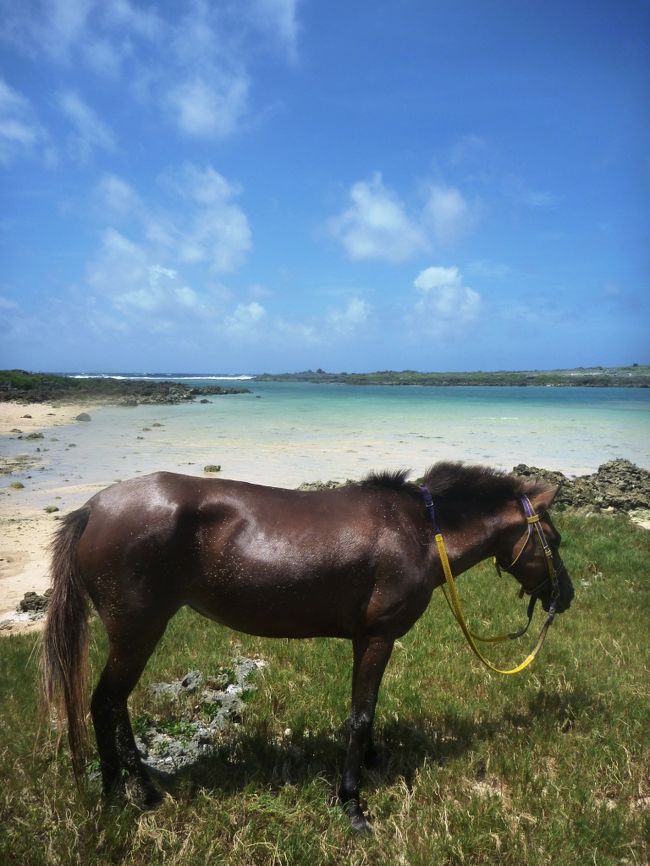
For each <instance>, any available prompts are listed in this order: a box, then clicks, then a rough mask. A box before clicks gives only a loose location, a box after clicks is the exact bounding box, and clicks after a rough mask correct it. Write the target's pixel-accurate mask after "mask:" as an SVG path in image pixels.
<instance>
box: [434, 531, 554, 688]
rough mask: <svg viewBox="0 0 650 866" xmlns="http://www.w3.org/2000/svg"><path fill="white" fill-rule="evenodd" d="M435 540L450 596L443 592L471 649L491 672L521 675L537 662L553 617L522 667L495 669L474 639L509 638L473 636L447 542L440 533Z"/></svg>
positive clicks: (548, 621)
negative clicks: (536, 659)
mask: <svg viewBox="0 0 650 866" xmlns="http://www.w3.org/2000/svg"><path fill="white" fill-rule="evenodd" d="M435 539H436V545H437V547H438V554H439V555H440V562H441V564H442V570H443V572H444V575H445V580H446V582H447V587H448V588H449V595H447V593H446V592H445V587H444V586H443V592H444V593H445V598H446V599H447V603H448V604H449V607H450V608H451V611H452V613H453V614H454V617H455V618H456V620H457V622H458V625H459V626H460V627H461V629H462V631H463V634H464V635H465V637H466V638H467V643H468V644H469V645H470V647H471V648H472V650H473V651H474V654H475V655H476V656H477V658H479V659H480V660H481V661H482V662H483V664H484V665H485V666H486V667H488V668H489V669H490V670H491V671H494V672H495V673H497V674H504V675H505V676H510V675H512V674H518V673H520V672H521V671H523V670H524V669H525V668H527V667H528V665H530V664H531V663H532V662H533V661H534V660H535V658H536V656H537V655H538V653H539V651H540V650H541V648H542V646H543V645H544V641H545V639H546V633H547V632H548V629H549V626H550V625H551V623H552V622H553V617H552V616H551V615H549V616H548V617H547V618H546V622H545V623H544V625H543V626H542V630H541V632H540V633H539V637H538V638H537V643H536V644H535V647H534V649H533V651H532V652H531V653H530V655H528V656H527V657H526V658H525V659H524V660H523V662H522V663H521V664H520V665H517V667H515V668H512V669H511V670H503V669H502V668H497V667H495V666H494V665H493V664H492V662H491V661H489V659H486V658H485V656H484V655H483V653H482V652H481V651H480V649H479V648H478V647H477V646H476V643H475V641H474V638H475V637H476V638H477V640H487V641H500V640H504V639H505V637H508V636H507V635H506V636H503V635H497V636H496V637H494V638H478V636H476V635H473V633H472V632H471V631H470V629H469V628H468V626H467V623H466V621H465V617H464V616H463V609H462V607H461V603H460V597H459V595H458V590H457V589H456V581H455V580H454V576H453V574H452V573H451V566H450V565H449V558H448V556H447V549H446V547H445V542H444V539H443V537H442V535H441V534H440V532H437V533H436V535H435Z"/></svg>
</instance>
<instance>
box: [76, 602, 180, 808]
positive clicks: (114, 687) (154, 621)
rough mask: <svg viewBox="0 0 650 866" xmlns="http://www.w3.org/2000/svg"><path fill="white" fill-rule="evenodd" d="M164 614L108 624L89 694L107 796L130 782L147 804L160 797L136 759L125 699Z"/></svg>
mask: <svg viewBox="0 0 650 866" xmlns="http://www.w3.org/2000/svg"><path fill="white" fill-rule="evenodd" d="M168 620H169V617H168V616H165V617H164V618H162V619H161V618H160V615H158V617H157V618H156V617H155V616H154V614H153V612H152V611H147V615H146V616H141V617H137V618H133V617H131V618H129V619H128V620H123V621H120V622H119V625H118V624H116V623H114V622H111V623H108V624H107V631H108V635H109V650H108V659H107V661H106V666H105V667H104V670H103V671H102V674H101V676H100V678H99V682H98V683H97V687H96V688H95V691H94V692H93V696H92V700H91V713H92V719H93V726H94V728H95V737H96V739H97V750H98V752H99V761H100V766H101V772H102V783H103V788H104V793H105V794H111V793H114V792H118V791H121V790H123V789H124V788H125V785H126V784H127V783H129V782H131V783H132V784H133V785H134V789H135V790H134V794H135V796H136V797H137V799H139V800H141V801H142V802H143V803H144V804H145V805H148V806H151V805H154V804H155V802H157V801H158V800H159V795H158V792H157V791H156V788H155V787H154V785H153V784H152V782H151V780H150V779H149V777H148V775H147V772H146V770H145V768H144V767H143V765H142V761H141V760H140V755H139V753H138V750H137V747H136V745H135V739H134V737H133V729H132V728H131V721H130V719H129V711H128V707H127V700H128V697H129V695H130V694H131V692H132V691H133V689H134V688H135V685H136V683H137V682H138V680H139V679H140V675H141V674H142V671H143V670H144V667H145V665H146V663H147V661H148V659H149V657H150V656H151V653H152V652H153V650H154V648H155V646H156V644H157V643H158V641H159V640H160V638H161V637H162V635H163V633H164V631H165V627H166V625H167V622H168Z"/></svg>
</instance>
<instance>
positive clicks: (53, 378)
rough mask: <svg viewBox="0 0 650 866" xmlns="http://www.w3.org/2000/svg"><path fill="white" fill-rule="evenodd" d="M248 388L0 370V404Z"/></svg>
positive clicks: (161, 399)
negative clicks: (197, 385)
mask: <svg viewBox="0 0 650 866" xmlns="http://www.w3.org/2000/svg"><path fill="white" fill-rule="evenodd" d="M248 393H249V390H248V388H222V387H221V386H220V385H205V386H202V387H196V386H191V385H185V384H182V383H181V382H170V381H158V380H157V379H148V378H137V379H128V378H123V377H120V378H116V379H113V378H111V377H108V376H97V377H85V376H84V377H83V378H75V377H73V376H65V375H58V374H54V373H28V372H26V371H25V370H0V403H1V402H8V401H17V402H22V403H50V402H59V403H70V402H77V401H80V400H84V401H87V400H92V401H94V402H97V403H122V404H124V405H127V406H134V405H137V404H138V403H172V404H173V403H185V402H188V401H192V400H195V399H197V398H198V397H201V398H203V399H204V401H205V402H207V398H208V397H209V396H221V395H225V394H248Z"/></svg>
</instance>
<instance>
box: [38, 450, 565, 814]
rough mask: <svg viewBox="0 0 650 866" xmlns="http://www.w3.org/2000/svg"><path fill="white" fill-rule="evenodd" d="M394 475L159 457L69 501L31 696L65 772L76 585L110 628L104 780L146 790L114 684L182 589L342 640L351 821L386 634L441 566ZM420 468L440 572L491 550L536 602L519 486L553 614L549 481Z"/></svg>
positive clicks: (410, 616)
mask: <svg viewBox="0 0 650 866" xmlns="http://www.w3.org/2000/svg"><path fill="white" fill-rule="evenodd" d="M405 479H406V473H404V472H398V473H392V474H388V473H386V474H383V475H372V476H370V477H369V478H368V479H366V480H365V481H362V482H360V483H358V484H351V485H348V486H346V487H341V488H338V489H335V490H323V491H315V492H301V491H296V490H284V489H279V488H273V487H263V486H259V485H256V484H245V483H242V482H237V481H222V480H207V479H204V478H194V477H190V476H186V475H176V474H172V473H169V472H159V473H156V474H153V475H149V476H146V477H143V478H138V479H134V480H131V481H125V482H121V483H119V484H115V485H113V486H112V487H108V488H107V489H106V490H102V491H101V492H100V493H98V494H97V495H96V496H93V497H92V499H90V500H89V501H88V502H87V503H86V505H84V506H83V507H82V508H80V509H78V510H77V511H74V512H72V513H71V514H69V515H67V517H65V518H64V519H63V521H62V525H61V527H60V529H59V530H58V533H57V536H56V539H55V541H54V545H53V560H52V583H53V593H52V598H51V602H50V610H49V614H48V620H47V626H46V630H45V636H44V645H43V671H44V693H45V697H46V699H47V701H48V702H49V703H54V704H55V705H56V706H57V707H58V709H59V718H64V717H67V722H68V738H69V741H70V747H71V751H72V756H73V762H74V767H75V772H77V773H79V772H80V771H81V768H82V760H83V755H84V746H85V731H86V728H85V718H86V706H87V704H86V698H85V693H86V692H85V683H86V667H87V665H86V658H85V654H86V642H87V641H86V618H87V616H86V615H87V606H86V597H87V596H89V597H90V599H91V601H92V603H93V605H94V606H95V608H96V610H97V612H98V613H99V616H100V617H101V619H102V622H103V623H104V626H105V628H106V631H107V633H108V640H109V650H108V658H107V660H106V666H105V668H104V670H103V672H102V674H101V676H100V679H99V682H98V684H97V687H96V688H95V691H94V693H93V696H92V701H91V713H92V720H93V725H94V728H95V735H96V739H97V748H98V751H99V758H100V764H101V771H102V778H103V787H104V790H105V792H107V793H110V792H113V791H115V790H119V789H121V788H122V787H123V786H124V784H125V783H126V782H127V781H129V782H130V784H131V785H132V786H134V787H135V789H136V791H137V792H138V793H139V795H140V796H141V797H142V798H143V799H144V800H145V802H153V801H154V800H155V799H156V793H157V792H156V789H155V787H154V786H153V784H152V782H151V780H150V779H149V777H148V776H147V773H146V771H145V769H144V767H143V765H142V763H141V760H140V756H139V754H138V751H137V748H136V745H135V742H134V738H133V733H132V730H131V724H130V720H129V714H128V709H127V699H128V697H129V694H130V693H131V691H132V690H133V688H134V686H135V685H136V683H137V682H138V679H139V678H140V675H141V673H142V671H143V669H144V666H145V664H146V663H147V659H148V658H149V657H150V655H151V653H152V652H153V649H154V647H155V646H156V644H157V643H158V641H159V640H160V638H161V637H162V634H163V632H164V631H165V627H166V625H167V623H168V622H169V620H170V618H171V617H172V616H173V615H174V614H175V613H176V611H177V610H178V609H179V608H180V607H182V606H183V605H188V606H189V607H191V608H193V609H194V610H196V611H199V613H202V614H204V615H205V616H208V617H210V618H211V619H214V620H216V621H217V622H219V623H222V624H223V625H226V626H229V627H230V628H233V629H237V630H239V631H243V632H248V633H250V634H255V635H263V636H267V637H284V638H309V637H339V638H348V639H349V640H351V641H352V648H353V656H354V665H353V675H352V710H351V714H350V722H349V724H350V739H349V745H348V750H347V756H346V759H345V765H344V770H343V776H342V780H341V785H340V788H339V796H340V799H341V801H342V803H343V804H344V806H345V808H346V810H347V812H348V814H349V815H350V818H351V820H352V824H353V826H354V827H355V828H356V829H362V830H363V829H367V828H368V824H367V821H366V818H365V816H364V814H363V811H362V809H361V806H360V804H359V784H360V775H361V765H362V763H364V762H365V763H368V762H369V761H371V760H373V757H374V750H373V746H372V723H373V717H374V712H375V704H376V701H377V693H378V690H379V685H380V682H381V678H382V675H383V673H384V669H385V667H386V664H387V662H388V659H389V657H390V654H391V651H392V648H393V643H394V641H395V639H396V638H399V637H400V636H401V635H403V634H404V633H405V632H407V631H408V630H409V629H410V628H411V626H412V625H413V623H414V622H415V621H416V620H417V619H418V617H420V616H421V615H422V613H423V612H424V610H425V608H426V607H427V605H428V603H429V599H430V598H431V593H432V592H433V590H434V589H435V588H436V587H437V586H439V585H440V584H441V583H443V582H444V576H443V573H442V569H441V565H440V559H439V556H438V553H437V551H436V546H435V544H433V543H432V538H433V532H432V526H431V522H430V519H429V515H428V514H427V509H426V507H425V502H424V500H423V496H422V493H421V490H420V489H418V487H417V486H415V485H413V484H409V483H408V482H407V481H406V480H405ZM425 484H426V486H427V487H428V488H429V490H430V491H431V493H432V495H433V500H434V502H435V507H436V515H437V520H438V523H439V525H440V528H441V530H442V532H443V533H444V538H445V541H446V545H447V550H448V553H449V559H450V562H451V566H452V569H453V572H454V574H459V573H460V572H462V571H465V570H466V569H468V568H470V567H471V566H473V565H475V564H476V563H477V562H479V561H480V560H483V559H485V558H486V557H489V556H496V558H497V561H498V562H499V563H505V564H506V565H502V567H503V568H505V569H506V570H510V571H511V573H512V574H513V575H514V576H515V578H516V579H517V580H518V581H519V583H520V584H521V586H522V588H523V590H524V591H525V592H527V593H528V594H531V593H533V594H536V595H538V596H539V597H540V598H541V601H542V604H543V605H544V607H545V608H546V609H548V607H549V605H550V604H551V586H550V585H549V580H548V573H547V564H546V561H545V560H546V557H545V555H544V551H543V546H544V545H542V544H540V543H539V539H537V538H536V537H534V536H533V537H532V540H531V538H530V536H529V535H527V523H526V515H525V513H524V510H523V509H522V502H521V497H522V496H525V497H527V498H528V500H529V502H530V503H532V506H533V507H534V508H535V509H536V510H537V511H538V512H539V513H540V515H541V523H540V528H541V531H542V532H543V536H540V539H541V540H542V541H543V540H544V539H545V541H546V543H547V545H548V546H549V547H550V551H551V552H552V560H553V569H554V572H555V574H556V575H557V581H556V582H555V583H556V586H555V593H554V595H555V598H554V599H553V604H554V606H555V607H556V609H557V611H558V612H561V611H562V610H565V609H566V608H567V607H569V605H570V603H571V599H572V597H573V588H572V586H571V580H570V578H569V576H568V574H567V572H566V569H565V568H564V565H563V564H562V561H561V559H560V557H559V554H558V547H559V544H560V536H559V534H558V533H557V531H556V530H555V528H554V527H553V524H552V523H551V520H550V518H549V516H548V513H547V509H548V508H549V506H550V505H551V503H552V501H553V498H554V496H555V493H556V492H557V489H556V488H555V487H549V486H548V485H540V484H535V483H531V482H530V481H524V480H522V479H517V478H514V477H512V476H509V475H505V474H502V473H499V472H495V471H493V470H491V469H486V468H483V467H470V466H463V465H462V464H457V463H440V464H437V465H435V466H434V467H433V468H432V469H431V470H430V471H429V472H428V473H427V475H426V477H425ZM507 563H512V565H507Z"/></svg>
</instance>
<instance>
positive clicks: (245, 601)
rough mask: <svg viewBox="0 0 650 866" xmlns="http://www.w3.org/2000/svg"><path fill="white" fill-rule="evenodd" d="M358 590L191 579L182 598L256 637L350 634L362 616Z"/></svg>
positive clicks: (309, 583) (310, 583)
mask: <svg viewBox="0 0 650 866" xmlns="http://www.w3.org/2000/svg"><path fill="white" fill-rule="evenodd" d="M344 583H347V586H345V585H344ZM358 590H359V588H358V585H355V581H352V582H348V581H345V582H343V581H340V580H330V581H316V580H309V579H305V580H294V581H288V580H282V579H275V580H273V579H271V580H270V581H269V580H268V579H267V580H266V581H261V580H253V579H252V578H250V579H249V580H246V579H245V578H239V579H238V580H237V579H233V578H232V577H231V578H230V579H223V580H218V581H211V582H209V583H205V582H204V583H203V585H201V586H197V585H196V584H195V585H194V587H193V591H192V592H191V594H190V597H189V598H188V600H187V603H188V604H189V606H190V607H191V608H193V609H194V610H196V611H198V612H199V613H201V614H203V615H204V616H207V617H209V618H210V619H213V620H216V621H217V622H219V623H221V624H222V625H226V626H228V627H229V628H232V629H235V630H236V631H243V632H247V633H248V634H255V635H260V636H261V637H286V638H291V637H301V638H304V637H349V636H350V635H351V634H352V633H353V632H354V631H355V630H356V627H357V625H358V623H359V620H360V619H361V618H362V611H363V607H364V605H363V601H362V598H360V593H359V591H358Z"/></svg>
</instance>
